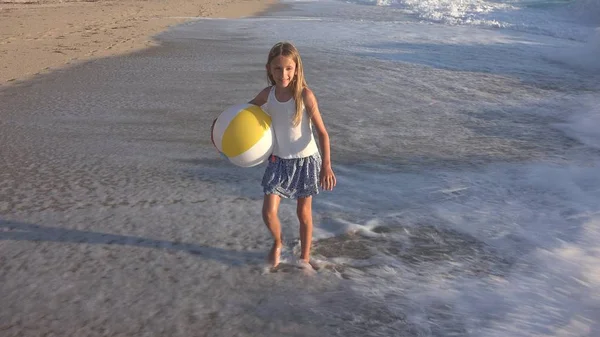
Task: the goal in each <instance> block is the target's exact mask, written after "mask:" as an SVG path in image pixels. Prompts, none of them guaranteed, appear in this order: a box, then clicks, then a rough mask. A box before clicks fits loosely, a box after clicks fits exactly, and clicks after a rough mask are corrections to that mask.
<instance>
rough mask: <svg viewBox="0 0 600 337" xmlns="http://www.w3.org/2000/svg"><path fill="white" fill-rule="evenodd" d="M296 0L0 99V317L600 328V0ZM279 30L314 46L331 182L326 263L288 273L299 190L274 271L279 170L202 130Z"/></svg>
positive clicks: (260, 61) (257, 69)
mask: <svg viewBox="0 0 600 337" xmlns="http://www.w3.org/2000/svg"><path fill="white" fill-rule="evenodd" d="M284 3H285V4H286V6H285V7H282V8H280V9H278V10H277V11H273V12H270V13H268V14H265V15H262V16H260V17H252V18H242V19H236V20H225V19H202V20H196V21H192V22H189V23H186V24H183V25H180V26H177V27H174V28H172V29H170V30H169V31H167V32H165V33H163V34H161V35H159V36H158V39H159V40H160V41H161V43H162V46H161V47H157V48H154V49H151V50H148V51H145V52H142V53H138V54H134V55H131V56H127V57H117V58H112V59H106V60H98V61H94V62H90V63H87V64H84V65H81V66H78V67H76V68H74V69H65V70H62V71H58V72H56V73H53V74H51V75H48V76H47V77H44V78H42V79H39V80H36V81H32V82H31V83H22V84H19V85H17V86H16V87H14V88H9V89H5V90H3V91H2V92H0V95H1V96H0V97H1V98H2V100H3V102H4V103H3V105H4V107H3V108H2V109H3V111H2V112H3V114H4V116H6V118H3V121H2V124H0V127H2V132H1V135H0V138H1V139H2V142H3V144H6V146H4V147H3V149H2V152H3V158H5V159H4V163H3V164H2V165H3V167H2V171H1V174H2V185H0V192H2V193H0V195H1V197H0V215H2V218H1V219H2V220H0V229H1V230H0V250H1V251H2V255H3V256H5V258H4V259H1V260H0V263H2V264H1V265H2V266H4V267H3V268H1V269H0V270H1V271H0V273H1V274H0V280H2V286H0V290H1V292H2V293H1V295H2V297H3V298H4V300H5V301H6V303H8V304H7V305H6V306H5V307H4V308H3V309H0V321H2V320H7V319H8V321H11V322H13V325H11V327H9V328H10V329H15V331H17V330H16V329H18V328H19V327H22V326H26V327H28V328H31V326H37V325H36V324H40V325H41V324H42V323H39V322H45V320H49V319H50V318H48V317H52V318H53V321H58V322H62V323H63V324H61V325H52V326H53V329H55V330H53V331H55V332H57V333H58V332H62V333H65V332H72V331H75V330H77V329H82V326H84V327H86V329H89V330H86V331H88V332H89V335H102V330H101V328H100V327H108V328H107V329H109V331H112V332H113V333H124V334H127V333H129V334H131V333H133V332H138V333H140V334H143V335H161V334H162V335H165V334H167V335H171V336H189V335H190V333H191V334H194V333H195V334H198V335H206V336H258V335H260V336H281V335H285V336H476V337H488V336H490V337H491V336H498V337H500V336H557V337H558V336H597V335H598V334H600V267H599V266H600V166H599V165H600V131H598V130H600V59H598V57H597V55H599V53H600V30H599V28H598V27H600V4H599V3H598V2H597V1H592V0H589V1H562V0H545V1H544V0H527V1H525V0H523V1H518V0H506V1H501V0H497V1H489V0H487V1H486V0H427V1H417V0H390V1H387V0H381V1H363V0H356V1H344V2H342V1H321V0H318V1H311V2H284ZM280 40H288V41H292V42H293V43H294V44H296V46H297V47H298V49H299V50H300V53H301V55H302V57H303V62H304V65H305V73H306V77H307V81H308V84H309V86H310V87H311V88H312V89H313V91H314V92H315V94H316V95H317V98H318V100H319V105H320V109H321V112H322V115H323V118H324V121H325V124H326V126H327V128H328V130H329V133H330V137H331V142H332V160H333V168H334V171H335V172H336V175H337V177H338V186H337V187H336V189H335V190H334V191H333V192H323V193H321V194H320V195H319V196H317V197H316V198H315V201H314V220H315V229H314V235H315V242H314V250H313V258H314V259H315V261H316V262H317V263H318V265H319V268H318V270H317V271H316V272H314V273H308V272H306V271H301V270H299V269H296V268H294V267H293V262H294V255H295V254H296V255H297V253H298V250H299V243H298V240H297V238H298V234H297V232H298V224H297V220H296V217H295V204H294V203H293V202H290V201H284V202H283V203H282V206H281V210H280V217H281V220H282V224H283V232H284V236H285V240H286V246H285V250H284V253H283V259H284V265H283V267H282V268H280V269H279V270H278V271H277V272H270V271H269V270H268V268H266V267H265V266H264V263H263V261H264V257H265V254H266V252H267V250H268V248H269V247H270V238H269V235H268V232H267V230H266V228H265V227H264V225H263V224H262V221H261V217H260V207H261V201H262V195H261V188H260V178H261V176H262V172H263V170H264V166H262V165H261V166H258V167H255V168H250V169H242V168H237V167H234V166H233V165H231V164H229V163H228V162H226V161H225V160H223V159H222V158H221V157H220V156H219V155H218V154H217V153H216V151H215V150H214V149H213V148H212V145H211V144H210V137H209V126H210V121H211V120H212V119H213V118H214V117H215V116H216V115H217V114H218V113H219V112H220V111H222V110H224V109H225V107H227V106H228V105H231V104H235V103H239V102H246V101H248V100H250V99H252V98H253V97H254V95H256V94H257V93H258V92H259V91H260V90H261V89H262V88H263V87H264V86H266V75H265V73H264V63H265V62H266V56H267V53H268V50H269V48H270V47H271V46H272V45H273V44H274V43H275V42H277V41H280ZM25 265H37V266H39V267H38V268H36V269H35V271H32V270H27V268H25V267H23V266H25ZM32 269H33V268H32ZM31 275H35V276H36V277H35V280H33V279H32V277H31ZM47 311H50V312H52V314H48V313H47ZM25 312H27V313H28V314H27V315H24V317H25V318H22V319H20V320H17V319H16V318H15V313H25ZM44 313H46V314H45V315H44ZM97 317H104V318H103V319H99V318H97ZM48 324H50V323H48ZM50 325H51V324H50ZM9 331H10V330H9Z"/></svg>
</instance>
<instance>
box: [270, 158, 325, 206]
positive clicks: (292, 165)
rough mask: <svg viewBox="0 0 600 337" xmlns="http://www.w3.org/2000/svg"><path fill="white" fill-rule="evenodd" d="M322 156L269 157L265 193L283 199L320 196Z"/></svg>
mask: <svg viewBox="0 0 600 337" xmlns="http://www.w3.org/2000/svg"><path fill="white" fill-rule="evenodd" d="M320 172H321V155H320V154H319V153H318V152H317V153H315V154H314V155H312V156H309V157H304V158H292V159H282V158H279V157H277V156H271V157H269V164H268V165H267V168H266V170H265V175H264V176H263V179H262V187H263V192H264V193H265V194H276V195H278V196H280V197H283V198H290V199H298V198H306V197H309V196H312V195H316V194H319V175H320Z"/></svg>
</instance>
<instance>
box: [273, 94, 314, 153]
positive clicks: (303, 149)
mask: <svg viewBox="0 0 600 337" xmlns="http://www.w3.org/2000/svg"><path fill="white" fill-rule="evenodd" d="M262 108H263V110H265V112H267V113H268V114H269V115H271V127H272V128H273V131H274V132H275V146H274V148H273V155H275V156H277V157H280V158H283V159H291V158H304V157H309V156H312V155H313V154H315V153H317V152H319V148H318V147H317V143H316V142H315V137H314V136H313V132H312V122H311V120H310V118H309V117H308V114H307V113H306V109H304V108H303V109H302V120H301V121H300V123H298V125H296V126H294V125H293V119H294V113H295V112H296V102H295V101H294V98H293V97H292V98H290V99H289V100H288V101H287V102H279V101H278V100H277V97H275V86H273V87H272V88H271V91H270V92H269V98H267V103H265V104H264V105H263V106H262Z"/></svg>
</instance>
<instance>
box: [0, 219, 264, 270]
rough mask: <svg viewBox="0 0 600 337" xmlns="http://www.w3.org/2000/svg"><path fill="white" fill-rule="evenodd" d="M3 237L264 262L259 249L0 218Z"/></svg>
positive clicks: (227, 261) (232, 261)
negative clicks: (176, 252) (160, 250)
mask: <svg viewBox="0 0 600 337" xmlns="http://www.w3.org/2000/svg"><path fill="white" fill-rule="evenodd" d="M3 240H6V241H33V242H36V241H46V242H65V243H85V244H99V245H122V246H132V247H144V248H154V249H165V250H171V251H183V252H186V253H189V254H192V255H197V256H200V257H203V258H208V259H212V260H215V261H218V262H221V263H224V264H228V265H231V266H239V265H248V264H259V263H261V262H263V261H264V253H262V252H248V251H235V250H228V249H223V248H217V247H208V246H202V245H196V244H191V243H183V242H177V241H166V240H155V239H148V238H142V237H137V236H129V235H116V234H108V233H100V232H92V231H82V230H77V229H64V228H56V227H46V226H40V225H33V224H26V223H19V222H13V221H5V220H0V241H3Z"/></svg>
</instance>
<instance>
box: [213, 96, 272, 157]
mask: <svg viewBox="0 0 600 337" xmlns="http://www.w3.org/2000/svg"><path fill="white" fill-rule="evenodd" d="M211 138H212V141H213V144H214V145H215V147H216V148H217V149H218V150H219V152H221V153H222V154H224V155H225V156H226V157H227V158H228V159H229V161H231V162H232V163H233V164H235V165H237V166H241V167H251V166H256V165H258V164H260V163H262V162H264V161H265V160H266V159H267V158H268V157H269V155H270V154H271V153H272V152H273V144H274V135H273V130H272V129H271V116H269V115H268V114H267V113H266V112H264V111H263V110H262V109H261V108H260V107H259V106H257V105H253V104H240V105H234V106H231V107H229V108H227V109H226V110H225V111H223V112H222V113H221V114H220V115H219V117H217V119H216V120H215V122H214V123H213V126H212V131H211Z"/></svg>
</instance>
